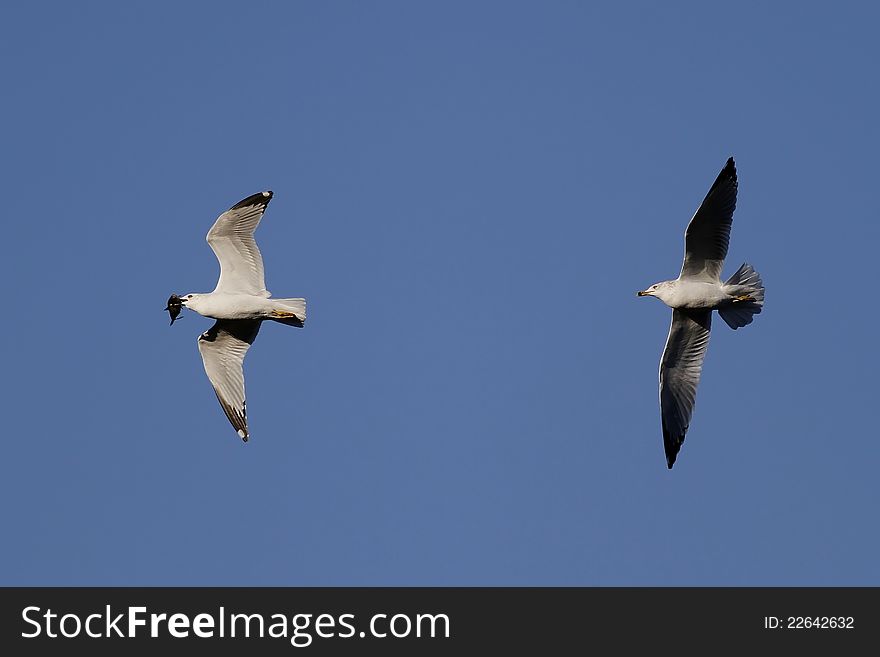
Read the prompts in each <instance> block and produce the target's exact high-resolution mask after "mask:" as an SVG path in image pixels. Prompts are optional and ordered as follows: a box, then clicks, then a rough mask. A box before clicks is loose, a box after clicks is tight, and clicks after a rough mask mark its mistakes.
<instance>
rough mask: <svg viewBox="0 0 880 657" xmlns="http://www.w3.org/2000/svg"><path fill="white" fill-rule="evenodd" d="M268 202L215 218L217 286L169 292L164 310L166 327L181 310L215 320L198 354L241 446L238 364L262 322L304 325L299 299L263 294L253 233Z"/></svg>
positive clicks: (256, 198)
mask: <svg viewBox="0 0 880 657" xmlns="http://www.w3.org/2000/svg"><path fill="white" fill-rule="evenodd" d="M271 200H272V192H270V191H266V192H260V193H258V194H254V195H253V196H248V197H247V198H246V199H244V200H242V201H239V202H238V203H236V204H235V205H233V206H232V207H231V208H229V210H227V211H226V212H224V213H223V214H221V215H220V216H219V217H217V221H215V222H214V225H213V226H212V227H211V230H209V231H208V236H207V240H208V244H209V245H210V246H211V249H213V251H214V255H216V256H217V260H219V261H220V280H218V281H217V287H215V288H214V291H213V292H208V293H203V294H197V293H192V294H182V295H177V294H172V295H171V297H170V298H169V299H168V305H167V306H166V307H165V310H167V311H168V314H169V315H170V316H171V324H174V320H176V319H177V317H178V315H180V312H181V309H182V308H189V309H190V310H194V311H195V312H197V313H199V314H200V315H203V316H204V317H210V318H212V319H215V320H217V321H216V322H215V323H214V325H213V326H212V327H211V328H209V329H208V330H207V331H205V332H204V333H202V334H201V335H200V336H199V340H198V345H199V352H200V353H201V354H202V362H203V363H204V365H205V372H206V373H207V375H208V379H210V381H211V385H212V386H213V387H214V392H215V393H216V394H217V399H219V400H220V406H221V407H222V408H223V412H224V413H226V417H227V418H229V421H230V422H231V423H232V426H233V428H234V429H235V430H236V431H237V432H238V435H239V436H240V437H241V439H242V440H244V441H245V442H247V440H248V437H249V434H248V426H247V405H246V402H245V394H244V374H243V371H242V363H243V362H244V357H245V354H247V350H248V349H249V348H250V346H251V345H252V344H253V343H254V340H255V339H256V337H257V333H258V332H259V330H260V325H261V324H262V323H263V321H264V320H267V319H270V320H273V321H276V322H280V323H282V324H287V325H288V326H296V327H299V328H302V326H303V323H304V322H305V321H306V300H305V299H272V298H271V295H270V293H269V292H268V290H266V283H265V280H264V275H263V257H262V256H261V255H260V249H259V248H257V243H256V242H255V241H254V230H255V229H256V228H257V225H258V224H259V223H260V219H262V218H263V212H265V210H266V207H267V206H268V205H269V201H271Z"/></svg>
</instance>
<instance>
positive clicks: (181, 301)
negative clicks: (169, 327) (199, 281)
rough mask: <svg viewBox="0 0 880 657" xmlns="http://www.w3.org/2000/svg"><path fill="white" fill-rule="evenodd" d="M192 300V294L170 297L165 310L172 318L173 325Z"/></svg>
mask: <svg viewBox="0 0 880 657" xmlns="http://www.w3.org/2000/svg"><path fill="white" fill-rule="evenodd" d="M192 298H193V295H191V294H184V295H183V296H178V295H177V294H172V295H171V296H170V297H168V303H167V304H166V305H165V310H167V311H168V314H169V315H170V316H171V324H174V320H176V319H177V317H178V315H180V309H181V308H182V307H183V306H185V305H186V302H187V301H189V300H190V299H192Z"/></svg>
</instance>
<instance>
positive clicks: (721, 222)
mask: <svg viewBox="0 0 880 657" xmlns="http://www.w3.org/2000/svg"><path fill="white" fill-rule="evenodd" d="M736 192H737V178H736V165H735V164H734V162H733V158H730V159H728V160H727V164H726V165H725V166H724V168H723V169H722V170H721V173H719V174H718V178H716V180H715V182H714V183H713V184H712V187H711V188H710V189H709V193H708V194H707V195H706V198H705V199H704V200H703V203H702V204H701V205H700V207H699V208H698V209H697V212H696V214H694V216H693V218H692V219H691V222H690V223H689V224H688V227H687V231H686V232H685V239H684V242H685V244H684V246H685V248H684V263H683V264H682V267H681V273H680V274H679V276H678V278H677V279H676V280H674V281H663V282H661V283H656V284H654V285H652V286H651V287H649V288H648V289H647V290H642V291H641V292H639V293H638V295H639V296H640V297H644V296H651V297H657V298H658V299H660V300H661V301H662V302H663V303H665V304H666V305H667V306H669V307H670V308H672V325H671V326H670V327H669V336H668V337H667V338H666V348H665V349H664V351H663V356H662V358H661V359H660V416H661V424H662V428H663V446H664V448H665V451H666V465H667V467H668V468H670V469H671V468H672V464H673V463H675V458H676V456H677V455H678V451H679V450H680V449H681V445H682V443H683V442H684V437H685V434H686V433H687V430H688V425H689V424H690V421H691V415H692V413H693V410H694V402H695V400H696V395H697V384H699V382H700V373H701V372H702V369H703V358H704V356H705V355H706V348H707V347H708V346H709V329H710V327H711V324H712V311H713V310H717V311H718V314H719V315H721V319H723V320H724V321H725V322H726V323H727V325H728V326H730V328H732V329H734V330H735V329H738V328H740V327H742V326H746V325H747V324H751V323H752V319H753V318H754V315H757V314H758V313H760V312H761V310H762V308H763V306H764V284H763V283H762V282H761V277H760V276H759V275H758V272H756V271H755V270H754V269H752V266H751V265H749V264H748V263H745V264H743V265H742V267H740V268H739V269H738V270H737V271H736V273H735V274H734V275H733V276H731V277H730V278H729V279H728V280H727V281H725V282H722V281H721V268H722V267H723V266H724V258H725V257H726V256H727V246H728V244H729V242H730V226H731V224H732V223H733V211H734V209H735V208H736Z"/></svg>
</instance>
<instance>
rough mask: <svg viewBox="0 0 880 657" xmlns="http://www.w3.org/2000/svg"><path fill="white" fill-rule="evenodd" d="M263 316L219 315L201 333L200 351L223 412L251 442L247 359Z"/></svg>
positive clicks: (242, 436) (245, 439)
mask: <svg viewBox="0 0 880 657" xmlns="http://www.w3.org/2000/svg"><path fill="white" fill-rule="evenodd" d="M261 323H262V320H250V319H218V320H217V321H216V322H215V323H214V326H212V327H211V328H209V329H208V330H207V331H205V332H204V333H202V334H201V335H200V336H199V353H201V354H202V362H203V363H204V364H205V373H206V374H207V375H208V379H210V381H211V385H212V386H214V392H215V393H216V394H217V399H219V400H220V406H222V407H223V412H224V413H226V417H228V418H229V421H230V422H231V423H232V426H233V427H234V428H235V430H236V431H238V435H239V436H241V439H242V440H244V441H245V442H247V439H248V428H247V404H246V402H245V396H244V372H243V371H242V368H241V366H242V363H243V362H244V357H245V354H247V350H248V349H249V348H250V346H251V345H252V344H253V343H254V340H255V339H256V338H257V333H258V332H259V331H260V324H261Z"/></svg>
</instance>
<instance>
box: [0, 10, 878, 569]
mask: <svg viewBox="0 0 880 657" xmlns="http://www.w3.org/2000/svg"><path fill="white" fill-rule="evenodd" d="M878 20H880V13H878V10H877V9H876V8H873V7H870V6H869V4H868V3H857V4H844V5H843V6H840V5H835V6H834V7H833V8H830V7H825V8H820V7H818V6H813V5H811V4H810V3H772V4H767V3H740V4H737V5H736V6H732V5H730V4H715V5H713V6H709V5H708V4H707V3H697V2H694V3H674V4H672V5H670V4H668V3H663V4H661V3H610V2H609V3H606V4H600V5H598V4H594V3H586V2H552V3H547V2H442V3H441V2H435V3H427V2H417V3H413V2H403V1H400V2H370V3H366V2H321V3H318V2H310V3H305V2H297V3H293V2H290V3H287V2H285V3H282V2H275V3H226V4H224V3H210V4H209V3H201V4H199V3H109V2H108V3H60V2H55V3H40V4H35V3H29V4H24V3H19V4H18V5H16V6H14V7H12V6H6V7H4V9H3V10H2V24H3V26H4V27H3V39H0V55H2V56H0V67H2V80H3V89H4V91H5V93H4V101H3V103H2V107H0V115H2V126H3V128H2V153H3V157H2V158H0V173H2V177H0V179H2V181H3V183H2V186H3V190H4V191H3V197H4V200H5V209H4V226H5V240H4V245H5V249H4V258H3V259H2V262H0V267H2V276H0V280H2V286H3V289H2V294H3V299H4V312H3V316H4V321H3V322H2V329H0V330H2V338H3V343H4V344H5V345H6V348H5V354H4V377H3V379H4V381H3V384H2V386H3V398H4V402H5V403H4V408H5V413H4V419H3V425H4V426H3V434H4V437H5V442H4V450H3V458H2V477H0V495H2V496H3V499H4V504H3V505H2V524H3V527H4V537H5V538H4V540H3V541H2V542H0V563H2V564H3V566H2V571H0V583H2V584H62V585H66V584H92V585H99V584H103V585H123V584H126V585H138V584H177V585H197V584H210V585H226V584H228V585H244V584H253V585H271V584H278V585H282V584H283V585H417V584H430V585H453V584H455V585H492V584H497V585H514V584H520V585H746V584H749V585H806V584H814V585H832V584H846V585H860V584H872V585H878V584H880V561H878V559H877V555H878V553H880V528H878V525H877V509H876V504H877V500H878V495H880V484H878V475H877V471H878V461H880V442H878V430H877V422H876V413H877V408H878V402H877V399H878V383H877V371H878V368H880V363H878V352H877V348H876V346H877V337H876V336H877V330H878V329H877V326H878V320H880V311H878V304H877V302H876V298H875V296H876V285H877V283H876V280H877V274H876V270H877V261H878V259H877V247H878V241H880V228H878V226H880V221H878V219H880V217H878V214H880V210H878V205H877V200H876V197H877V185H878V183H877V170H878V168H877V152H878V146H880V143H878V123H877V120H878V116H880V91H878V85H877V71H876V65H877V61H878V58H880V47H878V45H877V38H876V29H875V28H876V25H877V24H878ZM730 155H733V156H735V158H736V161H737V166H738V170H739V177H740V186H739V203H738V207H737V210H736V214H735V217H734V224H733V233H732V239H731V248H730V254H729V258H728V262H727V265H726V266H725V272H724V273H725V275H726V276H728V275H730V274H731V273H732V272H733V271H735V270H736V268H737V267H738V266H739V265H740V263H741V262H743V261H744V260H748V261H749V262H751V263H752V264H753V265H754V266H755V267H756V268H757V270H758V271H759V272H760V273H761V274H762V275H763V278H764V282H765V284H766V286H767V304H766V308H765V312H764V314H762V315H761V316H759V317H758V318H757V319H756V321H755V323H754V324H753V325H751V326H749V327H747V328H745V329H742V330H739V331H737V332H735V333H734V332H733V331H731V330H730V329H728V328H727V326H726V325H725V324H724V323H723V322H721V321H718V320H716V322H715V327H714V332H713V337H712V341H711V344H710V347H709V353H708V357H707V360H706V363H705V368H704V374H703V380H702V384H701V386H700V390H699V395H698V397H697V407H696V412H695V415H694V419H693V422H692V425H691V429H690V432H689V434H688V438H687V441H686V442H685V445H684V448H683V449H682V452H681V454H680V455H679V458H678V461H677V463H676V465H675V468H674V469H673V470H672V471H671V472H670V471H668V470H667V469H666V464H665V459H664V455H663V444H662V438H661V431H660V418H659V411H658V408H657V365H658V360H659V357H660V353H661V350H662V347H663V343H664V341H665V338H666V332H667V328H668V324H669V315H670V313H669V311H668V309H667V308H665V307H664V306H663V305H662V304H661V303H660V302H658V301H656V300H654V299H638V298H637V297H636V295H635V292H636V290H638V289H642V288H644V287H645V286H647V285H648V284H650V283H653V282H656V281H658V280H663V279H666V278H673V277H675V276H676V275H677V273H678V270H679V267H680V263H681V256H682V246H683V231H684V228H685V226H686V224H687V222H688V220H689V219H690V216H691V214H692V213H693V211H694V210H695V208H696V207H697V205H698V204H699V202H700V201H701V199H702V198H703V196H704V194H705V193H706V190H707V189H708V187H709V185H710V184H711V183H712V181H713V180H714V178H715V176H716V175H717V173H718V171H719V170H720V169H721V167H722V166H723V164H724V162H725V160H726V159H727V157H728V156H730ZM263 189H272V190H274V192H275V199H274V200H273V201H272V204H271V206H270V207H269V210H268V212H267V214H266V216H265V218H264V221H263V223H262V224H261V226H260V228H259V230H258V232H257V238H258V241H259V243H260V244H261V246H262V249H263V255H264V257H265V261H266V271H267V283H268V287H269V289H270V290H272V291H273V293H274V294H275V295H276V296H305V297H307V298H308V300H309V321H308V324H307V326H306V328H305V329H304V330H296V329H293V328H289V327H285V326H281V325H275V324H272V325H267V326H265V327H264V328H263V330H262V332H261V333H260V337H259V339H258V340H257V342H256V344H255V346H254V348H253V349H252V350H251V352H250V354H249V356H248V359H247V361H246V364H245V372H246V377H247V385H248V410H249V415H250V428H251V432H252V440H251V442H250V443H249V444H246V445H245V444H242V443H241V441H240V440H239V439H238V437H237V436H236V434H235V431H234V430H233V429H232V428H231V427H230V425H229V424H228V422H227V420H226V418H225V417H224V415H223V413H222V412H221V409H220V407H219V406H218V404H217V402H216V400H215V398H214V393H213V392H212V390H211V388H210V386H209V385H208V381H207V379H206V377H205V374H204V371H203V369H202V364H201V360H200V358H199V354H198V351H197V349H196V337H197V335H198V334H199V333H200V332H202V331H204V330H205V329H206V328H207V327H209V326H210V324H211V322H210V320H208V319H205V318H202V317H199V316H197V315H195V314H193V313H189V312H187V313H185V315H184V317H183V319H182V321H180V322H178V323H177V324H175V325H174V326H173V327H171V328H169V326H168V315H167V313H164V312H163V311H162V308H163V307H164V304H165V300H166V299H167V297H168V295H169V294H170V293H172V292H177V293H185V292H195V291H210V290H211V289H213V286H214V284H215V281H216V276H217V272H218V268H217V264H216V261H215V260H214V256H213V254H212V253H211V251H210V250H209V248H208V246H207V245H206V244H205V242H204V235H205V233H206V232H207V230H208V228H209V227H210V225H211V223H212V222H213V221H214V219H215V217H216V216H217V214H218V213H219V212H221V211H222V210H224V209H226V208H227V207H229V206H230V205H231V204H233V203H235V202H236V201H238V200H239V199H241V198H243V197H245V196H248V195H249V194H252V193H255V192H257V191H260V190H263Z"/></svg>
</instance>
